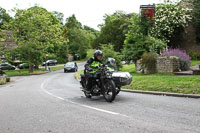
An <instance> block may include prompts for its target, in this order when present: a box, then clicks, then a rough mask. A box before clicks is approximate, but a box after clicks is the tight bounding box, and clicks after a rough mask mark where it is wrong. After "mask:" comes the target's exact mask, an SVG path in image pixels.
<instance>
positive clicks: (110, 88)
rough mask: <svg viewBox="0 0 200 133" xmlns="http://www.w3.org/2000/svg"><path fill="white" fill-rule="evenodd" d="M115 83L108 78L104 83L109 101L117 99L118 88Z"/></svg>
mask: <svg viewBox="0 0 200 133" xmlns="http://www.w3.org/2000/svg"><path fill="white" fill-rule="evenodd" d="M115 88H116V87H115V83H114V81H113V80H107V81H106V82H105V85H104V94H103V96H104V98H105V100H106V101H107V102H112V101H113V100H115V96H116V89H115Z"/></svg>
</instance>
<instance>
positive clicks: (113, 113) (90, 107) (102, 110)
mask: <svg viewBox="0 0 200 133" xmlns="http://www.w3.org/2000/svg"><path fill="white" fill-rule="evenodd" d="M47 80H48V79H47ZM47 80H45V81H44V82H43V83H42V84H41V89H42V90H43V91H44V92H45V93H46V94H48V95H50V96H53V97H55V98H57V99H60V100H63V101H66V102H69V103H72V104H76V105H79V106H82V107H85V108H89V109H92V110H97V111H100V112H104V113H108V114H112V115H120V116H123V117H129V116H127V115H124V114H120V113H116V112H112V111H108V110H104V109H100V108H96V107H92V106H88V105H84V104H80V103H76V102H73V101H70V100H67V99H64V98H62V97H59V96H57V95H54V94H52V93H50V92H49V91H47V90H46V89H45V87H44V84H45V82H46V81H47Z"/></svg>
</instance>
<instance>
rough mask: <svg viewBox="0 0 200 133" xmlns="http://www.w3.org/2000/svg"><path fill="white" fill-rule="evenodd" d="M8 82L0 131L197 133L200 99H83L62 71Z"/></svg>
mask: <svg viewBox="0 0 200 133" xmlns="http://www.w3.org/2000/svg"><path fill="white" fill-rule="evenodd" d="M82 67H83V64H82V63H80V64H79V68H82ZM133 78H134V77H133ZM11 80H12V81H11V83H9V84H7V85H3V86H0V133H86V132H87V133H107V132H109V133H138V132H158V133H160V132H164V133H165V132H177V133H184V132H186V133H187V132H188V133H199V132H200V99H192V98H177V97H167V96H155V95H146V94H133V93H126V92H120V94H119V95H118V96H117V97H116V99H115V101H114V102H112V103H108V102H106V101H105V100H104V99H103V97H94V98H92V99H87V98H85V96H84V94H83V92H81V91H80V84H79V83H78V81H76V80H75V79H74V73H64V71H63V70H59V71H55V72H51V73H47V74H43V75H34V76H24V77H13V78H12V79H11Z"/></svg>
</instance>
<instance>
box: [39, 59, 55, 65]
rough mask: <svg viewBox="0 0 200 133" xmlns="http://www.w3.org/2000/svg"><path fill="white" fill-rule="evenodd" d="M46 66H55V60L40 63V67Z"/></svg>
mask: <svg viewBox="0 0 200 133" xmlns="http://www.w3.org/2000/svg"><path fill="white" fill-rule="evenodd" d="M46 64H47V66H55V65H56V64H57V60H55V59H52V60H47V61H46V62H43V63H42V66H45V65H46Z"/></svg>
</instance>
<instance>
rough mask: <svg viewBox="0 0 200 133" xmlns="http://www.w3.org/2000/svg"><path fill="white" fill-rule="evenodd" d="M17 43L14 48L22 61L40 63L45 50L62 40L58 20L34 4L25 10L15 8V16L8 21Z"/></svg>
mask: <svg viewBox="0 0 200 133" xmlns="http://www.w3.org/2000/svg"><path fill="white" fill-rule="evenodd" d="M9 28H11V29H12V30H13V31H14V38H15V40H16V43H17V44H18V48H17V49H16V51H17V53H18V54H19V57H20V59H21V60H22V61H26V62H28V63H30V64H31V65H30V69H29V71H30V72H33V65H34V64H40V63H41V62H42V59H43V58H44V56H45V54H46V52H47V51H51V50H52V51H53V49H54V47H55V46H56V45H59V44H60V42H62V41H64V39H63V38H62V36H61V33H62V32H61V25H60V23H59V20H58V19H57V18H56V17H55V16H53V15H52V13H50V12H48V11H47V10H46V9H44V8H41V7H38V6H34V7H31V8H29V9H27V10H20V9H17V10H16V14H15V18H14V20H12V21H11V22H10V23H9Z"/></svg>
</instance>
